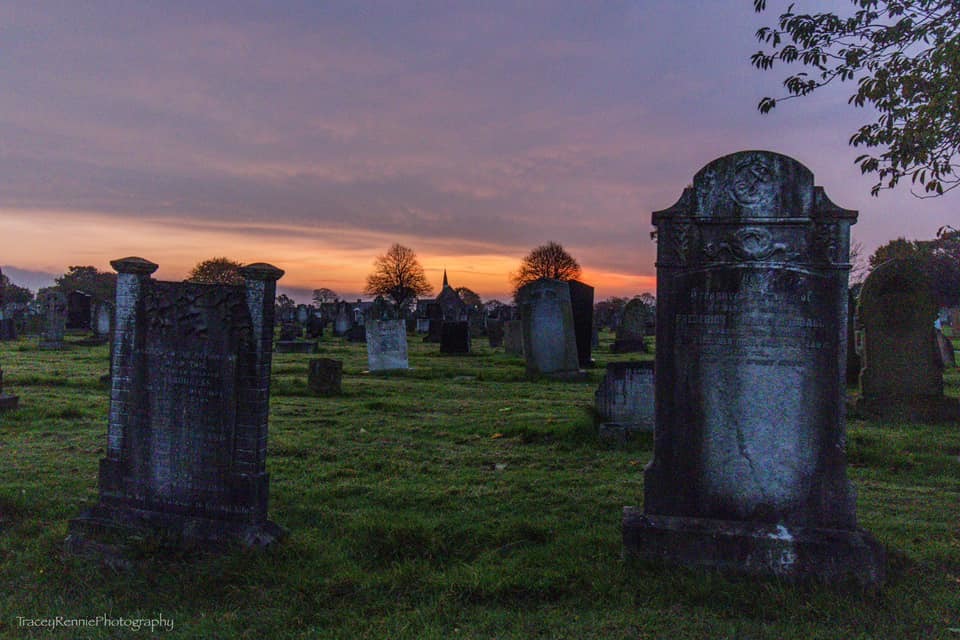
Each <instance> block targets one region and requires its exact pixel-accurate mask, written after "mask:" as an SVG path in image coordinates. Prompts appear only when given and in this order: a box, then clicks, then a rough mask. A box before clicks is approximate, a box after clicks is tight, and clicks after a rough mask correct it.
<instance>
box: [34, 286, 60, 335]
mask: <svg viewBox="0 0 960 640" xmlns="http://www.w3.org/2000/svg"><path fill="white" fill-rule="evenodd" d="M37 300H38V302H39V303H40V316H41V318H42V326H41V333H40V348H41V349H62V348H63V336H64V333H65V332H66V328H67V299H66V297H65V296H64V295H63V294H62V293H60V292H59V291H54V290H50V289H48V290H47V291H43V292H41V293H40V294H39V295H38V296H37Z"/></svg>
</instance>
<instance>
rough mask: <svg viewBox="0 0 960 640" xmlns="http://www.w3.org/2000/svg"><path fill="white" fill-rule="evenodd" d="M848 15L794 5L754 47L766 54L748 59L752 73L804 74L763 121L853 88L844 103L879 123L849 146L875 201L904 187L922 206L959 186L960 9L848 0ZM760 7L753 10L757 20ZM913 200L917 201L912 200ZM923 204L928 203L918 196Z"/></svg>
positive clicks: (760, 2) (938, 2)
mask: <svg viewBox="0 0 960 640" xmlns="http://www.w3.org/2000/svg"><path fill="white" fill-rule="evenodd" d="M850 2H851V4H852V5H853V7H852V11H851V12H850V13H849V14H848V15H844V16H841V15H838V14H836V13H831V12H823V13H800V12H797V11H795V10H794V6H795V5H794V4H790V5H789V6H788V8H787V11H786V12H785V13H782V14H780V18H779V20H778V26H777V27H775V28H773V27H763V28H761V29H759V30H758V31H757V34H756V35H757V39H758V40H759V41H760V42H761V43H763V44H764V45H766V46H767V47H769V49H768V50H766V51H758V52H757V53H755V54H753V56H751V61H752V62H753V65H754V66H755V67H757V68H758V69H772V68H773V67H774V66H775V65H776V64H778V63H799V64H801V65H802V66H804V67H806V68H807V69H808V70H809V72H808V71H801V72H798V73H794V74H792V75H790V76H788V77H787V78H786V79H785V80H784V81H783V85H784V87H785V89H786V94H787V95H786V96H783V97H780V98H777V99H775V98H770V97H766V98H763V99H762V100H760V102H759V104H758V105H757V107H758V109H759V110H760V111H761V112H762V113H767V112H769V111H770V110H771V109H774V108H775V107H776V106H777V104H778V103H779V102H782V101H784V100H789V99H791V98H797V97H800V96H805V95H808V94H810V93H813V92H814V91H816V90H817V89H819V88H820V87H823V86H825V85H828V84H830V83H831V82H847V81H856V83H857V90H856V92H855V93H853V94H852V95H851V96H850V99H849V101H848V102H849V103H850V104H852V105H854V106H857V107H866V106H869V107H871V108H872V109H873V110H875V111H876V113H877V118H876V120H874V121H873V122H868V123H866V124H864V125H863V126H861V127H860V128H859V129H858V130H857V131H856V132H855V133H854V134H853V135H851V137H850V144H851V145H853V146H854V147H862V148H863V149H865V150H867V151H868V153H865V154H862V155H860V156H858V157H857V159H856V163H857V164H858V165H859V166H860V170H861V171H862V172H863V173H864V174H868V173H870V174H875V175H876V176H877V179H878V182H877V183H876V184H874V185H873V187H872V189H871V193H872V194H873V195H877V193H879V192H880V190H881V189H892V188H894V187H895V186H897V184H898V183H899V182H900V180H901V179H903V178H908V177H909V178H910V182H911V184H912V185H916V187H917V188H919V190H920V193H921V195H920V197H934V196H938V195H941V194H943V193H945V192H946V191H949V190H951V189H953V188H955V187H957V186H958V185H960V175H958V172H957V169H958V165H957V160H956V159H957V155H958V148H960V3H958V2H957V0H850ZM766 4H767V3H766V0H754V9H755V10H756V11H758V12H760V11H764V10H765V9H766ZM914 193H915V195H918V194H917V193H916V192H914ZM922 194H925V195H922Z"/></svg>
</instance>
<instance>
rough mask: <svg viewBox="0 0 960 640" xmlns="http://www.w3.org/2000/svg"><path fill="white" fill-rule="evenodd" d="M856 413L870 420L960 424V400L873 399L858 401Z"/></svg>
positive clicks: (938, 397)
mask: <svg viewBox="0 0 960 640" xmlns="http://www.w3.org/2000/svg"><path fill="white" fill-rule="evenodd" d="M856 413H857V414H858V415H861V416H864V417H868V418H885V419H900V420H907V421H913V422H960V400H955V399H954V398H945V397H943V396H934V397H926V398H924V397H920V398H882V399H881V398H873V397H866V398H865V397H861V398H860V399H859V400H857V404H856Z"/></svg>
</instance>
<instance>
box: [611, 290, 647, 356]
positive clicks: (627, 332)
mask: <svg viewBox="0 0 960 640" xmlns="http://www.w3.org/2000/svg"><path fill="white" fill-rule="evenodd" d="M646 317H647V306H646V305H645V304H644V303H643V300H641V299H640V298H633V299H632V300H630V302H628V303H627V305H626V306H625V307H624V308H623V317H622V318H621V319H620V324H619V325H618V326H617V339H616V340H615V341H614V343H613V346H612V347H611V350H612V351H613V352H614V353H634V352H638V351H646V350H647V345H646V343H645V342H644V340H643V337H644V335H646V331H645V329H644V326H645V323H646Z"/></svg>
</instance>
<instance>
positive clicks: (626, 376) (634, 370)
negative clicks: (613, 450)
mask: <svg viewBox="0 0 960 640" xmlns="http://www.w3.org/2000/svg"><path fill="white" fill-rule="evenodd" d="M653 393H654V378H653V363H652V362H611V363H609V364H607V373H606V375H605V376H604V377H603V381H602V382H601V383H600V386H599V387H598V388H597V390H596V392H595V393H594V394H593V399H594V408H595V410H596V413H597V418H598V420H599V422H600V427H599V433H600V437H601V439H610V440H615V441H618V442H624V441H626V440H628V439H630V437H631V436H632V435H633V434H634V433H636V432H637V431H653V430H654V424H655V417H654V411H653Z"/></svg>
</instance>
